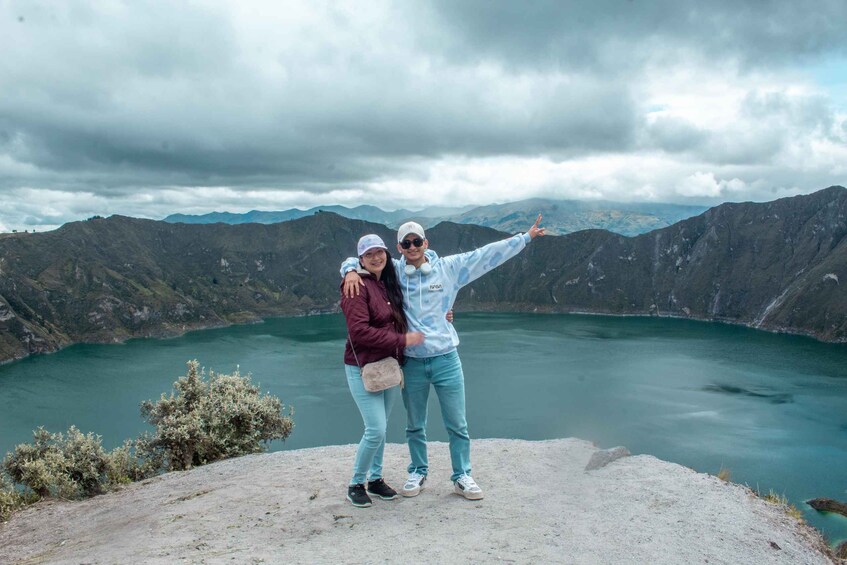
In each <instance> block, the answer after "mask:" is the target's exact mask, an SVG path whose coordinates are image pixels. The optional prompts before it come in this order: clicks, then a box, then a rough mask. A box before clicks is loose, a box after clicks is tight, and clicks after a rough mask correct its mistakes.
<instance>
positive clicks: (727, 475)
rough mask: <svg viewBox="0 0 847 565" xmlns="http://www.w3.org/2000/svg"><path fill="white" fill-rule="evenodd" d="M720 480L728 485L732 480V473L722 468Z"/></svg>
mask: <svg viewBox="0 0 847 565" xmlns="http://www.w3.org/2000/svg"><path fill="white" fill-rule="evenodd" d="M718 478H719V479H720V480H722V481H723V482H725V483H728V482H729V481H730V479H731V478H732V471H730V470H729V469H727V468H726V467H721V470H720V471H718Z"/></svg>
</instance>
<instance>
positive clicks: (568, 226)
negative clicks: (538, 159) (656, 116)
mask: <svg viewBox="0 0 847 565" xmlns="http://www.w3.org/2000/svg"><path fill="white" fill-rule="evenodd" d="M706 210H707V208H706V207H705V206H683V205H679V204H658V203H654V204H649V203H629V204H625V203H621V202H607V201H594V202H586V201H580V200H551V199H546V198H533V199H530V200H521V201H519V202H509V203H507V204H492V205H490V206H477V207H465V208H445V207H430V208H425V209H423V210H418V211H416V212H413V211H410V210H395V211H393V212H386V211H385V210H382V209H380V208H377V207H375V206H357V207H355V208H346V207H344V206H316V207H315V208H310V209H308V210H298V209H291V210H282V211H279V212H260V211H258V210H253V211H252V212H247V213H245V214H233V213H230V212H212V213H209V214H203V215H198V216H192V215H186V214H171V215H170V216H168V217H167V218H165V219H164V221H166V222H171V223H175V222H180V223H184V224H213V223H224V224H246V223H251V222H255V223H259V224H274V223H277V222H287V221H290V220H296V219H298V218H304V217H306V216H311V215H313V214H315V213H316V212H334V213H336V214H338V215H340V216H344V217H345V218H351V219H355V220H365V221H367V222H374V223H377V224H383V225H386V226H389V227H395V228H396V227H398V226H399V225H400V224H402V223H403V222H405V221H408V220H410V219H412V220H416V221H418V222H420V224H421V225H423V226H424V228H427V227H429V226H433V225H435V224H437V223H439V222H442V221H449V222H455V223H457V224H474V225H478V226H485V227H489V228H494V229H496V230H499V231H504V232H507V233H516V232H519V231H525V230H526V229H527V228H528V227H529V226H530V225H531V224H532V223H533V222H534V221H535V218H536V216H538V214H539V213H542V214H544V226H545V227H546V228H547V231H548V233H550V234H551V235H556V234H559V235H563V234H567V233H572V232H576V231H580V230H586V229H604V230H608V231H611V232H615V233H619V234H621V235H628V236H632V235H638V234H641V233H647V232H649V231H652V230H655V229H659V228H664V227H667V226H670V225H672V224H675V223H676V222H678V221H680V220H684V219H686V218H690V217H692V216H696V215H698V214H702V213H703V212H705V211H706Z"/></svg>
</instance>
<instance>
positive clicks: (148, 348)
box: [0, 314, 847, 541]
mask: <svg viewBox="0 0 847 565" xmlns="http://www.w3.org/2000/svg"><path fill="white" fill-rule="evenodd" d="M455 325H456V328H457V330H458V331H459V335H460V337H461V339H462V344H461V346H460V349H459V351H460V354H461V357H462V361H463V363H464V367H465V377H466V386H467V405H468V421H469V424H470V432H471V435H472V437H477V438H482V437H509V438H522V439H531V440H532V439H547V438H559V437H579V438H583V439H586V440H591V441H594V442H596V443H597V445H598V446H600V447H612V446H615V445H624V446H626V447H628V448H629V449H630V451H632V452H633V453H648V454H652V455H655V456H656V457H659V458H661V459H666V460H668V461H674V462H676V463H680V464H682V465H686V466H688V467H692V468H694V469H696V470H698V471H703V472H708V473H714V474H716V473H717V472H718V471H719V470H720V469H721V468H725V469H728V470H729V471H730V472H731V474H732V480H733V481H735V482H738V483H746V484H748V485H749V486H751V487H752V488H754V489H757V490H759V491H761V492H763V493H768V492H769V491H774V492H775V493H777V494H781V495H785V496H786V497H787V498H788V499H789V501H791V502H792V503H793V504H795V505H797V506H798V507H799V508H801V509H803V510H804V511H805V514H806V518H807V520H808V521H809V522H810V523H812V524H813V525H814V526H816V527H818V528H819V529H821V530H823V531H824V532H825V533H826V534H827V535H828V537H829V538H830V540H831V541H836V540H839V539H847V519H844V518H841V517H839V516H824V515H820V514H818V513H817V512H815V511H813V510H810V509H808V507H806V506H805V505H804V504H803V501H804V500H807V499H809V498H814V497H829V498H835V499H840V500H847V346H844V345H831V344H823V343H818V342H816V341H814V340H811V339H807V338H802V337H795V336H784V335H775V334H769V333H764V332H757V331H753V330H749V329H746V328H740V327H734V326H725V325H720V324H706V323H699V322H689V321H684V320H667V319H649V318H609V317H600V316H564V315H528V314H458V315H457V319H456V322H455ZM345 335H346V334H345V329H344V323H343V319H342V318H341V317H340V316H316V317H308V318H283V319H270V320H267V321H266V322H265V323H262V324H256V325H249V326H235V327H230V328H222V329H215V330H206V331H201V332H193V333H190V334H186V335H185V336H182V337H179V338H175V339H168V340H133V341H130V342H127V343H125V344H122V345H77V346H73V347H69V348H67V349H65V350H64V351H61V352H59V353H56V354H53V355H47V356H39V357H31V358H28V359H25V360H22V361H19V362H16V363H12V364H9V365H4V366H0V452H2V453H5V452H6V451H9V450H10V449H12V447H13V446H14V445H15V444H16V443H20V442H24V441H30V439H31V431H32V430H33V429H34V428H36V427H37V426H39V425H42V426H45V427H46V428H47V429H49V430H50V431H64V430H66V429H67V428H68V427H69V426H70V425H71V424H74V425H76V426H77V427H79V428H80V429H81V430H82V431H84V432H88V431H93V432H95V433H97V434H100V435H102V437H103V443H104V445H105V446H107V447H109V448H111V447H114V446H116V445H119V444H120V443H121V442H122V441H123V439H124V438H129V437H134V436H136V435H138V434H139V433H140V432H142V431H144V430H145V429H146V424H145V423H144V422H143V421H142V420H141V417H140V414H139V410H138V406H139V403H140V402H141V401H142V400H145V399H155V398H158V396H159V395H160V394H161V393H162V392H170V390H171V384H172V383H173V381H174V380H176V378H177V377H179V376H181V375H183V374H184V373H185V362H186V361H187V360H189V359H193V358H197V359H199V360H200V362H201V364H202V365H203V366H205V367H206V368H207V369H209V368H211V369H213V370H214V371H216V372H223V373H229V372H232V371H233V370H234V369H235V368H236V366H237V365H240V369H241V372H242V374H246V373H252V375H253V379H254V381H255V382H258V383H260V384H261V387H262V390H264V391H270V392H271V393H273V394H275V395H277V396H278V397H279V398H280V399H281V400H282V401H283V403H285V404H286V405H288V404H291V405H294V407H295V410H296V414H295V423H296V427H295V430H294V433H293V434H292V435H291V437H290V438H289V439H288V440H287V441H286V442H285V443H282V442H277V443H275V444H274V445H272V446H271V449H296V448H301V447H312V446H317V445H332V444H346V443H356V442H358V440H359V437H360V435H361V420H360V418H359V415H358V412H357V410H356V407H355V404H354V403H353V401H352V399H351V397H350V393H349V391H348V390H347V385H346V381H345V378H344V372H343V369H342V366H341V363H342V361H341V358H342V348H343V344H344V339H345ZM434 399H435V397H434V395H433V402H432V403H431V406H430V409H431V415H430V431H429V437H430V439H433V440H441V441H444V440H446V434H445V432H444V430H443V426H442V425H441V420H440V415H439V414H438V407H437V402H435V401H434ZM403 419H404V412H403V407H402V405H401V404H398V406H397V408H396V409H395V413H394V414H393V415H392V419H391V423H390V430H389V441H392V442H402V441H403V421H404V420H403ZM351 464H352V462H351ZM489 472H490V471H489ZM477 478H478V479H479V480H480V482H481V483H482V484H484V480H485V478H484V476H479V477H477ZM562 480H567V477H562Z"/></svg>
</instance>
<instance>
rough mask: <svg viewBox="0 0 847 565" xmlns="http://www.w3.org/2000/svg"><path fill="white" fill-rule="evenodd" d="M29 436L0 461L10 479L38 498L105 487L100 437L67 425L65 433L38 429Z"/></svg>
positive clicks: (81, 494) (85, 493)
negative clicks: (31, 441) (29, 441)
mask: <svg viewBox="0 0 847 565" xmlns="http://www.w3.org/2000/svg"><path fill="white" fill-rule="evenodd" d="M33 439H34V441H33V443H31V444H30V443H22V444H20V445H17V446H15V449H14V451H12V452H11V453H9V454H7V455H6V459H5V460H4V461H3V467H4V468H5V470H6V472H7V473H8V474H9V477H10V478H11V479H12V480H13V481H14V482H16V483H18V484H21V485H23V486H24V487H26V488H27V489H29V490H31V491H32V492H34V493H35V494H36V495H38V496H39V497H47V496H55V497H59V498H84V497H87V496H93V495H95V494H99V493H101V492H103V491H104V490H105V484H106V482H107V473H106V472H107V469H108V467H109V463H108V455H107V454H106V452H105V451H104V450H103V446H102V445H101V444H100V436H95V435H94V434H93V433H88V434H83V433H82V432H80V431H79V430H78V429H77V428H76V427H74V426H71V427H70V429H68V431H67V433H66V434H61V433H57V434H51V433H50V432H48V431H47V430H45V429H44V428H38V429H37V430H35V431H34V432H33Z"/></svg>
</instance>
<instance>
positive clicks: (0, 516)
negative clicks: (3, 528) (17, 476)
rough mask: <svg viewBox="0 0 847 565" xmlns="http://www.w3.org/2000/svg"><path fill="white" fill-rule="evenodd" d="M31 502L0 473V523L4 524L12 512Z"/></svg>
mask: <svg viewBox="0 0 847 565" xmlns="http://www.w3.org/2000/svg"><path fill="white" fill-rule="evenodd" d="M32 501H33V500H32V497H27V496H25V495H24V493H22V492H20V491H19V490H17V489H16V488H15V487H14V486H12V484H11V482H10V481H9V479H8V478H6V476H5V475H4V474H3V473H0V522H5V521H6V520H8V519H9V516H11V515H12V512H14V511H16V510H18V509H20V508H23V507H24V506H26V505H27V504H29V503H30V502H32Z"/></svg>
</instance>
